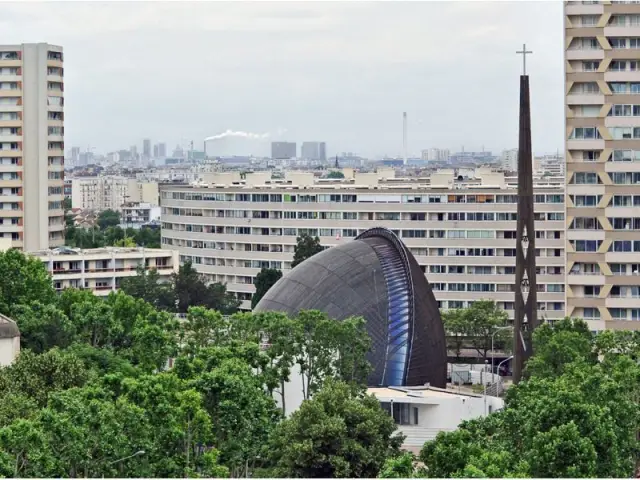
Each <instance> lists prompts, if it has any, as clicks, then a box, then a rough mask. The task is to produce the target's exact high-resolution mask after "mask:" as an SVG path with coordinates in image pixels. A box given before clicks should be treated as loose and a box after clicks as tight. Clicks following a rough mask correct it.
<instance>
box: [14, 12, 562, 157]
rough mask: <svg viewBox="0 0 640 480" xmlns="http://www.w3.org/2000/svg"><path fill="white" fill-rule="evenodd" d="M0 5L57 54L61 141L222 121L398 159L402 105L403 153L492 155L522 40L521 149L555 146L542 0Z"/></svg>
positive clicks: (556, 54)
mask: <svg viewBox="0 0 640 480" xmlns="http://www.w3.org/2000/svg"><path fill="white" fill-rule="evenodd" d="M3 5H4V6H5V17H4V18H5V21H6V22H7V23H6V28H5V34H6V36H7V37H8V38H11V37H16V38H21V39H25V40H26V39H28V40H29V41H47V42H49V43H52V44H56V45H62V46H64V48H65V52H66V64H67V71H66V72H65V73H66V75H65V82H66V83H67V85H68V89H67V95H66V105H65V110H66V113H67V121H66V125H65V127H66V135H65V136H66V143H67V145H69V146H72V145H73V146H80V147H81V148H86V147H87V146H91V147H95V148H96V151H104V152H107V151H113V150H117V149H120V148H128V146H130V145H141V140H142V139H143V138H151V139H152V141H154V142H157V141H162V142H166V143H167V146H168V148H169V149H172V148H173V146H174V145H176V144H177V143H181V142H184V143H189V142H190V141H192V140H193V141H194V143H195V145H196V146H197V145H199V144H201V143H202V140H203V139H204V138H205V137H208V136H211V135H215V134H217V133H220V132H224V131H226V130H228V129H231V130H240V131H247V132H255V133H258V134H261V133H270V134H271V135H270V137H269V139H268V141H266V142H265V152H268V148H269V144H270V141H271V140H274V141H277V140H282V141H296V142H298V143H300V142H303V141H307V140H314V139H321V140H322V141H326V142H327V145H328V152H327V154H328V156H330V155H332V154H335V152H340V151H354V152H358V153H359V154H361V155H364V156H381V155H385V154H386V155H390V156H396V155H401V154H402V111H407V113H408V116H409V148H408V150H409V153H410V154H413V155H418V154H419V152H420V150H422V149H424V148H430V147H437V148H447V149H450V150H452V151H458V150H460V149H461V147H462V145H464V146H465V150H480V149H481V148H482V146H484V148H485V149H486V150H492V151H494V152H499V151H501V150H502V149H504V148H511V147H512V146H513V145H515V143H516V139H517V109H516V108H515V107H514V105H515V104H516V102H515V101H516V100H517V87H518V85H517V82H515V81H513V78H514V76H516V75H517V74H518V73H519V71H520V69H521V68H522V67H521V62H520V61H519V59H518V57H517V56H516V54H515V51H516V50H517V49H518V48H519V47H520V46H521V45H522V43H523V42H524V41H526V43H527V45H528V46H529V47H530V48H531V49H532V50H533V52H534V54H533V55H532V56H531V57H530V58H529V59H528V63H529V73H530V75H531V83H532V88H535V92H536V94H535V95H536V98H532V105H533V106H534V107H533V112H532V124H533V125H532V127H533V146H534V151H536V152H543V151H544V152H549V151H555V150H556V149H558V148H561V146H562V142H563V139H562V138H561V135H562V134H561V133H560V132H562V131H563V129H562V127H561V123H562V121H563V115H562V114H563V112H562V107H561V106H562V97H563V93H564V92H563V89H564V87H563V71H562V25H561V23H562V12H561V9H562V6H561V5H560V4H556V3H546V2H536V3H533V2H518V3H515V2H514V3H502V2H500V3H486V2H484V3H482V4H477V3H471V2H449V3H444V2H430V3H395V2H394V3H366V4H365V3H313V2H309V3H304V4H296V3H267V2H259V3H249V2H238V3H200V2H199V3H192V4H189V5H188V7H189V8H186V5H185V2H181V3H180V4H172V3H161V4H147V3H121V2H118V3H112V4H107V3H91V4H81V3H66V4H65V3H5V4H3ZM443 18H448V19H451V21H448V22H443V21H442V19H443ZM105 19H106V21H105ZM556 24H557V25H556ZM541 25H542V28H541ZM382 30H384V31H386V32H387V33H386V34H385V35H380V34H379V32H380V31H382ZM497 32H499V33H500V34H499V35H498V34H497ZM294 38H295V40H296V41H295V42H292V41H291V40H292V39H294ZM443 38H452V39H454V38H455V39H456V41H455V42H449V43H446V46H443V45H442V39H443ZM327 39H330V40H327ZM436 47H437V48H436ZM301 53H305V55H301ZM172 58H173V59H176V62H175V66H172V60H171V59H172ZM177 59H179V60H180V61H179V62H178V61H177ZM442 89H446V90H447V91H448V92H449V94H448V95H442V94H440V93H439V92H440V91H441V90H442ZM97 92H100V93H99V94H96V93H97ZM452 93H453V95H451V94H452ZM549 105H553V106H554V107H553V111H550V109H549V108H548V106H549ZM247 153H249V152H247Z"/></svg>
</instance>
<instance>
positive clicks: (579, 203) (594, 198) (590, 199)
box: [571, 195, 601, 207]
mask: <svg viewBox="0 0 640 480" xmlns="http://www.w3.org/2000/svg"><path fill="white" fill-rule="evenodd" d="M571 197H572V200H573V204H574V205H575V206H576V207H595V206H596V205H598V202H599V201H600V197H601V195H571Z"/></svg>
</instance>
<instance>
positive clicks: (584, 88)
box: [570, 82, 600, 95]
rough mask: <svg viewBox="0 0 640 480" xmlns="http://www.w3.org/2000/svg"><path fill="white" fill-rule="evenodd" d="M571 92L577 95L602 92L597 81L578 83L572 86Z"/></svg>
mask: <svg viewBox="0 0 640 480" xmlns="http://www.w3.org/2000/svg"><path fill="white" fill-rule="evenodd" d="M570 93H571V94H577V95H597V94H599V93H600V87H599V86H598V84H597V83H596V82H582V83H576V84H574V85H573V87H571V92H570Z"/></svg>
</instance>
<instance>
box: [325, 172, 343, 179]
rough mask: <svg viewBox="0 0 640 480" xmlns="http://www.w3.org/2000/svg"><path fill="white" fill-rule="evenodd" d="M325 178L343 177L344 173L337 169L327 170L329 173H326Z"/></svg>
mask: <svg viewBox="0 0 640 480" xmlns="http://www.w3.org/2000/svg"><path fill="white" fill-rule="evenodd" d="M327 178H344V173H342V172H339V171H337V170H333V171H331V172H329V174H328V175H327Z"/></svg>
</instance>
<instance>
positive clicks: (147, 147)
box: [142, 138, 151, 159]
mask: <svg viewBox="0 0 640 480" xmlns="http://www.w3.org/2000/svg"><path fill="white" fill-rule="evenodd" d="M142 156H143V157H144V158H146V159H149V158H151V140H149V139H148V138H145V139H144V140H143V141H142Z"/></svg>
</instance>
